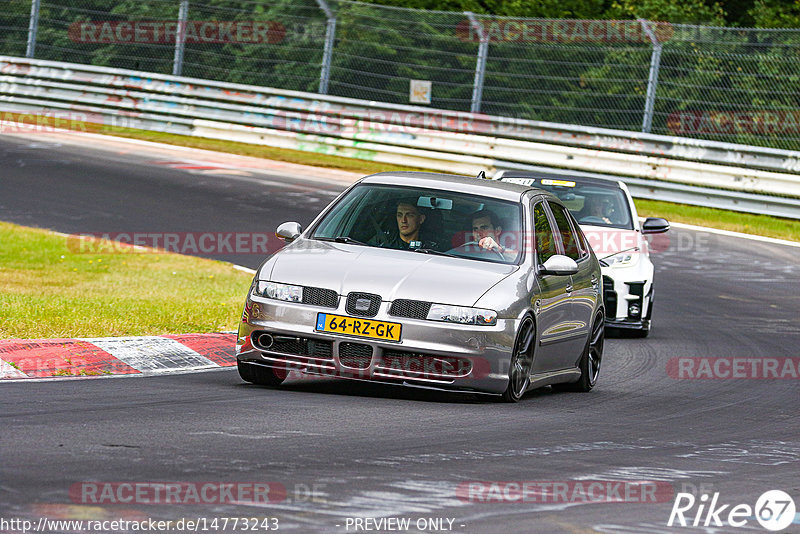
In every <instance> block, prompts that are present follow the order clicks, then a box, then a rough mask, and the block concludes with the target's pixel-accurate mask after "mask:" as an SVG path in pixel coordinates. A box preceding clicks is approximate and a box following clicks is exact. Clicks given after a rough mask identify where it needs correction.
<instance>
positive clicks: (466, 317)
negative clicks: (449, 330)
mask: <svg viewBox="0 0 800 534" xmlns="http://www.w3.org/2000/svg"><path fill="white" fill-rule="evenodd" d="M426 319H428V320H430V321H445V322H448V323H458V324H477V325H483V326H493V325H496V324H497V312H493V311H492V310H482V309H480V308H467V307H465V306H448V305H446V304H433V305H432V306H431V309H430V311H429V312H428V316H427V317H426Z"/></svg>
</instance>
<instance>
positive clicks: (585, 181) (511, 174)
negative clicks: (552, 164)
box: [496, 171, 620, 189]
mask: <svg viewBox="0 0 800 534" xmlns="http://www.w3.org/2000/svg"><path fill="white" fill-rule="evenodd" d="M506 178H535V179H537V180H542V179H545V180H567V181H570V182H575V184H576V185H599V186H605V187H614V188H617V189H619V188H620V185H619V183H620V181H619V180H613V179H605V178H589V177H586V176H572V175H569V174H564V175H560V174H559V175H556V174H548V173H545V172H534V171H504V172H503V176H502V177H500V178H499V179H498V180H496V181H498V182H503V180H505V179H506ZM530 187H533V186H530Z"/></svg>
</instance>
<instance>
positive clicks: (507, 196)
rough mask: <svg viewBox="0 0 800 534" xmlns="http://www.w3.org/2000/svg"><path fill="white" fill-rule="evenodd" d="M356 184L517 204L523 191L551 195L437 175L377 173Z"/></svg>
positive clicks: (529, 188)
mask: <svg viewBox="0 0 800 534" xmlns="http://www.w3.org/2000/svg"><path fill="white" fill-rule="evenodd" d="M359 183H365V184H382V185H404V186H409V187H419V188H431V189H446V190H448V191H454V192H458V193H470V194H476V195H485V196H491V197H494V198H498V199H502V200H512V201H515V202H519V201H520V200H521V199H522V196H523V195H524V194H525V193H526V192H527V191H533V192H535V193H539V194H542V195H546V196H548V197H550V196H552V195H551V194H550V193H549V192H547V191H543V190H541V189H538V188H536V187H533V186H528V185H522V184H514V183H510V182H503V181H499V180H484V179H480V178H476V177H473V176H460V175H457V174H442V173H437V172H414V171H400V172H379V173H377V174H371V175H369V176H365V177H364V178H362V179H361V180H360V181H359Z"/></svg>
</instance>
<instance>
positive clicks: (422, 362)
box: [375, 350, 472, 382]
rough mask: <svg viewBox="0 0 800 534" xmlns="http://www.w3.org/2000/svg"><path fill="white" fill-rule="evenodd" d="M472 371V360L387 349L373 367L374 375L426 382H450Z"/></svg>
mask: <svg viewBox="0 0 800 534" xmlns="http://www.w3.org/2000/svg"><path fill="white" fill-rule="evenodd" d="M470 372H472V361H470V360H469V359H467V358H456V357H454V356H434V355H431V354H423V353H419V352H402V351H394V350H387V351H385V352H384V353H383V358H381V361H380V363H379V364H378V365H376V367H375V376H376V377H383V378H402V379H406V380H423V381H428V382H431V381H432V382H452V380H453V379H454V378H460V377H464V376H467V375H468V374H469V373H470Z"/></svg>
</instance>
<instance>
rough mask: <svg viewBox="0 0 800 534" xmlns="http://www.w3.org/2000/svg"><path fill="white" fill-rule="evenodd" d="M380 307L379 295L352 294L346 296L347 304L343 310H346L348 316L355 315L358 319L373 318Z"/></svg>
mask: <svg viewBox="0 0 800 534" xmlns="http://www.w3.org/2000/svg"><path fill="white" fill-rule="evenodd" d="M363 305H366V306H363ZM380 307H381V296H380V295H373V294H372V293H356V292H353V293H350V294H349V295H347V304H346V305H345V310H347V313H349V314H350V315H357V316H359V317H375V316H376V315H377V314H378V308H380ZM359 308H361V309H359Z"/></svg>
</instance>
